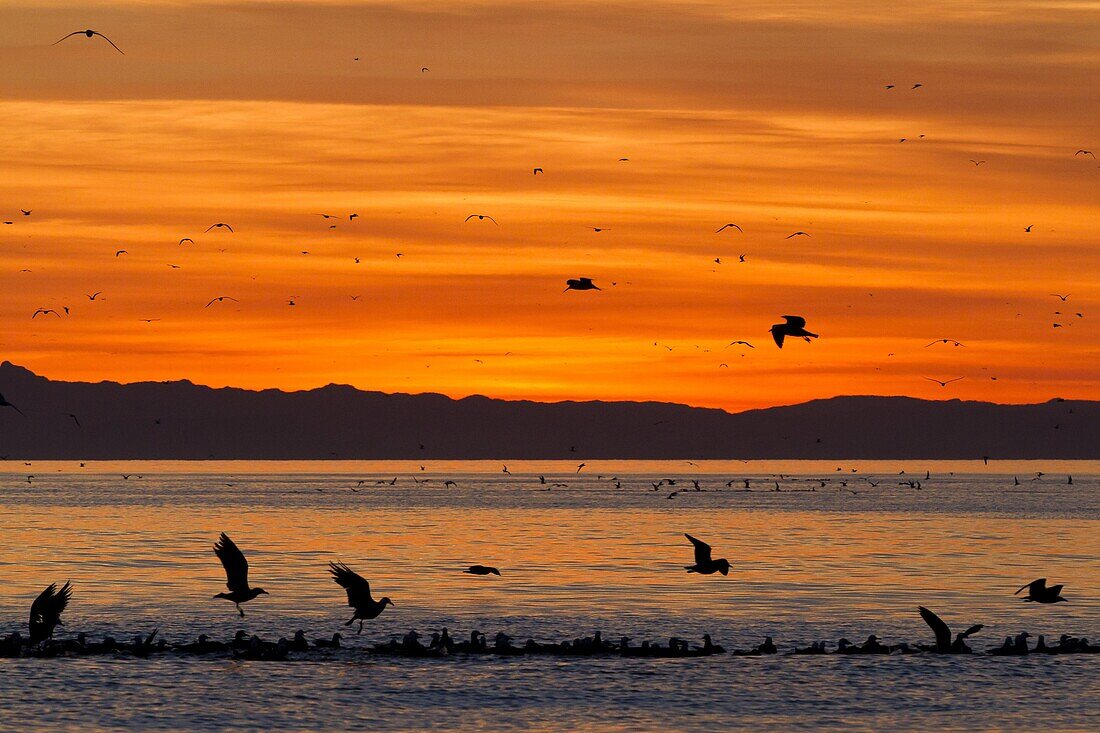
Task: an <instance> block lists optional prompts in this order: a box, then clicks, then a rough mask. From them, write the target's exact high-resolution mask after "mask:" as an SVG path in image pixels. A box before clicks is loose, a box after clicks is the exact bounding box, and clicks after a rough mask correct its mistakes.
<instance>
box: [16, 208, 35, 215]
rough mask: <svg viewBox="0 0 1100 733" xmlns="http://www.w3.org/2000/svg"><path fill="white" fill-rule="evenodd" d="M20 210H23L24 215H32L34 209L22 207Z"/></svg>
mask: <svg viewBox="0 0 1100 733" xmlns="http://www.w3.org/2000/svg"><path fill="white" fill-rule="evenodd" d="M19 211H20V212H22V214H23V216H30V215H31V212H32V211H34V209H20V210H19Z"/></svg>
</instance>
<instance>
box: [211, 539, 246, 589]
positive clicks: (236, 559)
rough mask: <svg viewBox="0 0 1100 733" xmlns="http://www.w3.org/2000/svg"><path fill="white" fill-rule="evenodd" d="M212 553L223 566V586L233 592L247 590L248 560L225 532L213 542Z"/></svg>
mask: <svg viewBox="0 0 1100 733" xmlns="http://www.w3.org/2000/svg"><path fill="white" fill-rule="evenodd" d="M214 554H215V555H217V556H218V559H219V560H221V561H222V567H224V568H225V586H226V587H227V588H229V590H231V591H233V592H236V591H246V590H248V560H246V559H245V557H244V553H243V552H241V551H240V548H238V547H237V545H236V544H235V543H234V542H233V540H231V539H229V535H227V534H226V533H225V532H222V536H221V537H219V538H218V541H217V542H215V543H214Z"/></svg>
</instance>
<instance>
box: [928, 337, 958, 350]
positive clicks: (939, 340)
mask: <svg viewBox="0 0 1100 733" xmlns="http://www.w3.org/2000/svg"><path fill="white" fill-rule="evenodd" d="M936 344H955V346H962V347H963V348H965V347H966V344H964V343H962V342H960V341H956V340H955V339H936V340H935V341H933V342H932V343H930V344H925V346H924V348H926V349H927V348H928V347H929V346H935V345H936Z"/></svg>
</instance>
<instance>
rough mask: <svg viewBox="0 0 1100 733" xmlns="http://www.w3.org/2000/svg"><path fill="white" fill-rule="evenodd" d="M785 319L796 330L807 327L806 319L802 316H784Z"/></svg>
mask: <svg viewBox="0 0 1100 733" xmlns="http://www.w3.org/2000/svg"><path fill="white" fill-rule="evenodd" d="M783 319H784V320H785V321H787V325H788V326H793V327H794V328H805V327H806V319H805V318H803V317H802V316H783Z"/></svg>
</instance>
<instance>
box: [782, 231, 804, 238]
mask: <svg viewBox="0 0 1100 733" xmlns="http://www.w3.org/2000/svg"><path fill="white" fill-rule="evenodd" d="M808 236H810V235H809V234H807V233H806V232H795V233H794V234H788V235H787V236H785V237H783V239H790V238H791V237H808Z"/></svg>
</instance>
